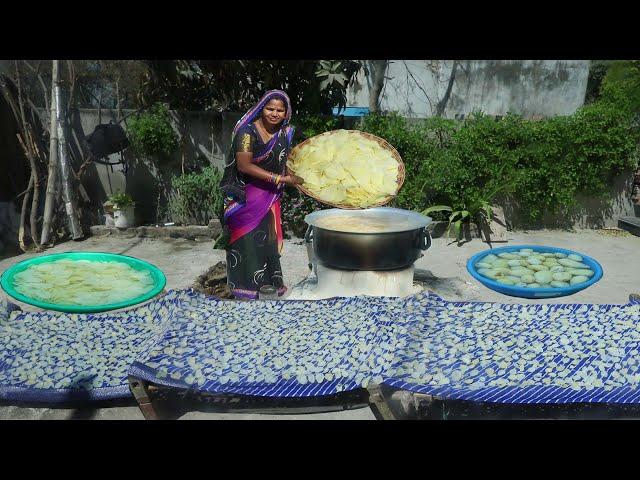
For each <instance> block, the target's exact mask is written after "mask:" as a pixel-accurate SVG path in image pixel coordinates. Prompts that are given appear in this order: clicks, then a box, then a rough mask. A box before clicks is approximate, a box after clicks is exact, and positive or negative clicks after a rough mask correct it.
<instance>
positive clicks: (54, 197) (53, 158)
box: [40, 60, 60, 245]
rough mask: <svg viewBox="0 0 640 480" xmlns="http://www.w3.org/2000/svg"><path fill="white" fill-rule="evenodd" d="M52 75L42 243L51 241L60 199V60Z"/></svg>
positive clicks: (55, 62)
mask: <svg viewBox="0 0 640 480" xmlns="http://www.w3.org/2000/svg"><path fill="white" fill-rule="evenodd" d="M52 63H53V65H52V70H51V71H52V75H51V107H50V108H51V110H50V111H49V112H50V117H49V118H50V122H49V178H48V180H47V194H46V198H45V204H44V221H43V224H42V237H41V238H40V243H41V244H42V245H45V244H46V243H47V242H49V235H50V232H51V219H52V218H53V212H54V211H55V207H56V203H57V201H58V190H57V185H58V184H57V181H58V179H57V176H58V124H57V117H56V95H55V85H56V83H57V82H59V81H60V71H59V69H58V68H59V60H53V62H52Z"/></svg>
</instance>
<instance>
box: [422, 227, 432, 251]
mask: <svg viewBox="0 0 640 480" xmlns="http://www.w3.org/2000/svg"><path fill="white" fill-rule="evenodd" d="M429 247H431V235H429V231H428V230H427V227H424V228H423V229H422V238H420V249H421V250H426V249H428V248H429Z"/></svg>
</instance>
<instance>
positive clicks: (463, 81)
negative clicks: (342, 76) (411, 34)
mask: <svg viewBox="0 0 640 480" xmlns="http://www.w3.org/2000/svg"><path fill="white" fill-rule="evenodd" d="M588 76H589V61H588V60H458V61H452V60H390V61H389V67H388V70H387V75H386V77H387V80H386V82H385V87H384V89H383V91H382V95H381V98H380V107H381V108H382V110H388V111H398V112H400V113H401V114H402V115H403V116H405V117H415V118H425V117H430V116H433V115H435V114H436V112H437V108H438V103H439V102H440V101H442V100H443V99H444V98H445V97H446V96H447V90H448V89H449V88H450V93H449V97H448V101H447V102H446V108H445V109H444V112H443V115H444V116H445V117H447V118H456V117H458V116H460V115H467V114H469V113H471V112H473V111H476V110H482V111H483V112H484V113H487V114H489V115H505V114H506V113H508V112H512V113H518V114H521V115H523V116H524V117H526V118H535V117H542V116H554V115H568V114H571V113H573V112H575V111H576V110H577V109H578V108H579V107H580V106H581V105H582V104H583V102H584V97H585V92H586V89H587V80H588ZM368 81H369V79H368V77H366V76H365V75H364V73H360V75H359V76H358V78H357V81H356V83H355V84H354V86H353V87H351V88H350V89H349V92H348V106H352V107H368V106H369V90H370V87H371V85H370V84H369V83H368ZM450 84H451V85H450Z"/></svg>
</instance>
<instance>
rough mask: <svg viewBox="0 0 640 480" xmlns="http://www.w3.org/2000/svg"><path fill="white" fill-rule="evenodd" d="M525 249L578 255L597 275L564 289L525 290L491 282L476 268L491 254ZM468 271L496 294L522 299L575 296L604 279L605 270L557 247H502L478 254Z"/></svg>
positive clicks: (470, 261) (577, 253)
mask: <svg viewBox="0 0 640 480" xmlns="http://www.w3.org/2000/svg"><path fill="white" fill-rule="evenodd" d="M523 248H530V249H531V250H533V251H534V252H540V253H565V254H567V255H569V254H571V253H574V254H576V255H580V256H581V257H582V263H584V264H585V265H588V266H589V267H590V268H591V269H592V270H593V271H594V272H595V273H594V275H593V277H591V278H590V279H589V281H587V282H584V283H581V284H579V285H575V286H571V287H564V288H523V287H516V286H511V285H504V284H502V283H498V282H496V281H495V280H491V279H490V278H487V277H483V276H482V275H480V274H479V273H478V272H477V271H476V268H475V264H476V263H477V262H479V261H480V259H481V258H483V257H484V256H486V255H489V254H490V253H492V254H494V255H497V254H499V253H504V252H513V251H518V250H521V249H523ZM467 270H468V271H469V273H470V274H471V276H472V277H473V278H475V279H476V280H478V281H479V282H480V283H482V284H483V285H484V286H485V287H488V288H490V289H491V290H495V291H496V292H500V293H504V294H505V295H510V296H512V297H522V298H553V297H565V296H567V295H573V294H574V293H576V292H579V291H580V290H584V289H585V288H588V287H590V286H591V285H593V284H594V283H596V282H597V281H599V280H600V279H601V278H602V275H603V270H602V266H601V265H600V264H599V263H598V262H597V261H596V260H594V259H593V258H591V257H588V256H586V255H585V254H583V253H580V252H576V251H574V250H566V249H564V248H556V247H547V246H543V245H511V246H509V247H500V248H491V249H489V250H484V251H482V252H480V253H476V254H475V255H474V256H473V257H471V258H470V259H469V261H468V262H467Z"/></svg>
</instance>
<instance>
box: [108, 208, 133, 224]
mask: <svg viewBox="0 0 640 480" xmlns="http://www.w3.org/2000/svg"><path fill="white" fill-rule="evenodd" d="M113 218H114V219H115V225H116V227H118V228H129V227H134V226H135V217H134V207H133V205H132V206H129V207H124V208H122V209H119V208H114V209H113Z"/></svg>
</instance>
